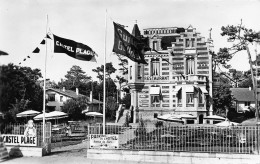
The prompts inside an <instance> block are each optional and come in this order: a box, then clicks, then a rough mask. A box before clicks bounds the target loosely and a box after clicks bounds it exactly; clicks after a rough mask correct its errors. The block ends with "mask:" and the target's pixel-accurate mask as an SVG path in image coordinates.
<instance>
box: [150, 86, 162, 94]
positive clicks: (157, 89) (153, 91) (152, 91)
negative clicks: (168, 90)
mask: <svg viewBox="0 0 260 164" xmlns="http://www.w3.org/2000/svg"><path fill="white" fill-rule="evenodd" d="M160 91H161V89H160V87H150V95H159V94H160Z"/></svg>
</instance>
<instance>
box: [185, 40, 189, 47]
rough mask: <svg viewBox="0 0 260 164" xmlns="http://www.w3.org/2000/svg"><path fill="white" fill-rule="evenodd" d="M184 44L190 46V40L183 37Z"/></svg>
mask: <svg viewBox="0 0 260 164" xmlns="http://www.w3.org/2000/svg"><path fill="white" fill-rule="evenodd" d="M185 45H186V47H190V41H189V39H185Z"/></svg>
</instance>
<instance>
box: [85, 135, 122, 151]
mask: <svg viewBox="0 0 260 164" xmlns="http://www.w3.org/2000/svg"><path fill="white" fill-rule="evenodd" d="M118 138H119V135H110V134H106V135H102V134H91V135H90V143H89V144H90V148H101V149H118V147H119V141H118Z"/></svg>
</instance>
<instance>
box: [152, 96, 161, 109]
mask: <svg viewBox="0 0 260 164" xmlns="http://www.w3.org/2000/svg"><path fill="white" fill-rule="evenodd" d="M159 104H160V95H151V105H152V107H155V106H157V105H159Z"/></svg>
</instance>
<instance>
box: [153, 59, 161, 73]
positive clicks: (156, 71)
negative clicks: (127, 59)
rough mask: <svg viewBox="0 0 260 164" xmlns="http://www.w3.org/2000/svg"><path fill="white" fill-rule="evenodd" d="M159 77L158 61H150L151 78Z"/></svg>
mask: <svg viewBox="0 0 260 164" xmlns="http://www.w3.org/2000/svg"><path fill="white" fill-rule="evenodd" d="M159 75H160V60H159V59H158V58H155V59H152V60H151V76H159Z"/></svg>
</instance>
